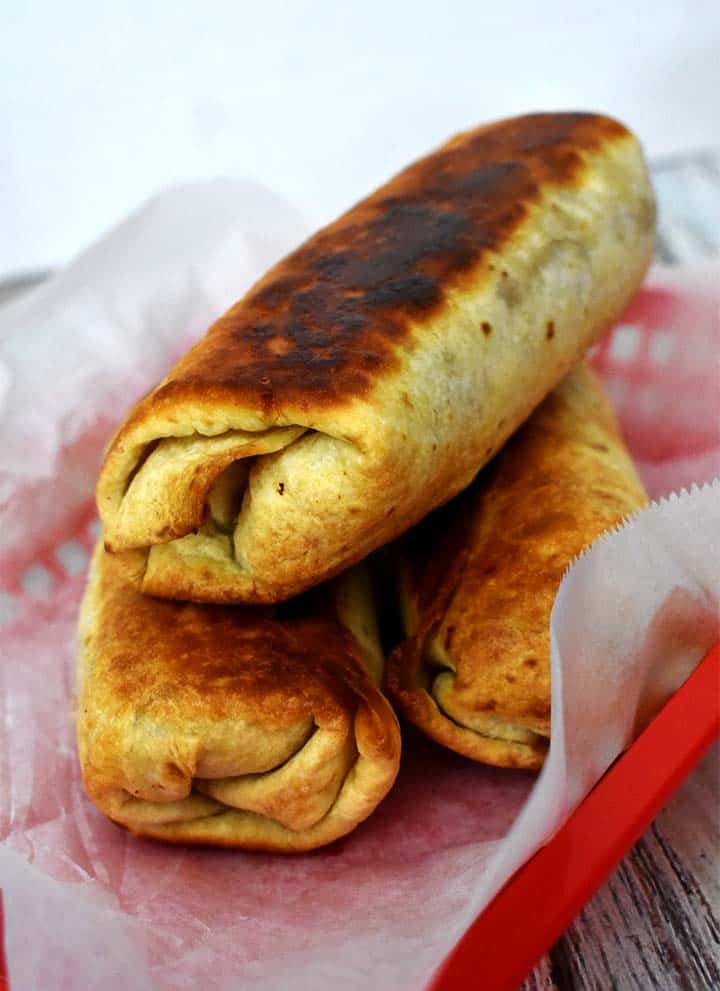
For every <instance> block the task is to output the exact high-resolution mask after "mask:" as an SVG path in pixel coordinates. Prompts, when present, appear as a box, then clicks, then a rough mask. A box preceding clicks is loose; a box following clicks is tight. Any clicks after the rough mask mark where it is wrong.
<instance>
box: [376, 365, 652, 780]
mask: <svg viewBox="0 0 720 991" xmlns="http://www.w3.org/2000/svg"><path fill="white" fill-rule="evenodd" d="M645 502H646V496H645V492H644V490H643V487H642V485H641V483H640V481H639V479H638V477H637V474H636V472H635V469H634V466H633V463H632V461H631V459H630V456H629V454H628V453H627V451H626V449H625V446H624V444H623V441H622V439H621V437H620V435H619V433H618V429H617V425H616V423H615V418H614V415H613V412H612V410H611V408H610V406H609V404H608V402H607V400H606V399H605V397H604V395H603V393H602V390H601V387H600V383H599V382H598V380H597V378H596V376H595V375H594V374H593V373H592V372H591V371H590V370H589V369H588V368H587V367H585V366H584V365H580V366H578V368H577V369H575V370H574V371H573V372H572V373H571V374H570V375H569V376H568V377H567V378H566V379H565V380H564V381H563V382H562V383H561V385H560V386H559V387H558V388H557V389H556V390H555V391H554V392H553V393H551V395H550V396H548V398H547V399H546V400H545V401H544V402H543V403H542V405H541V406H540V407H539V408H538V409H537V410H536V411H535V413H534V414H533V415H532V416H531V417H530V419H529V420H528V422H527V423H526V424H525V425H524V426H523V427H521V429H520V430H519V431H518V433H517V434H516V435H515V436H514V437H513V438H512V440H511V441H510V442H509V443H508V444H507V445H506V446H505V448H504V449H503V451H502V452H501V453H500V454H499V455H498V456H497V458H496V459H495V460H494V461H493V462H492V464H490V465H489V466H488V467H487V468H486V469H485V471H484V472H483V473H482V474H481V475H480V477H479V478H478V479H477V480H476V482H475V483H474V484H473V486H472V487H471V488H470V489H468V491H467V492H465V493H463V494H462V495H461V496H460V497H459V498H458V499H457V500H456V501H455V502H454V503H452V504H451V505H449V506H446V507H444V508H443V509H442V510H439V511H438V512H437V513H435V514H434V515H433V516H431V517H429V518H428V519H427V520H425V521H423V523H421V524H420V526H418V527H416V528H415V529H414V530H412V531H411V532H410V533H408V534H406V535H405V536H404V537H403V538H402V539H401V540H400V541H399V542H398V544H397V547H396V548H395V550H396V553H397V556H398V560H399V562H400V569H399V570H400V589H401V597H402V606H403V617H404V624H405V628H406V633H407V637H408V639H407V640H406V641H405V642H404V643H403V644H401V646H400V647H398V648H397V649H396V650H395V651H394V652H393V654H392V656H391V657H390V659H389V661H388V671H387V685H388V690H389V694H390V697H391V698H392V700H393V701H394V702H395V703H396V705H397V707H398V708H399V709H400V710H401V711H402V712H403V714H404V715H405V716H406V717H407V718H408V719H409V720H410V721H411V722H413V723H415V724H416V725H417V726H419V727H420V728H421V729H422V730H423V731H424V732H425V733H427V734H428V735H429V736H431V737H433V738H434V739H435V740H437V741H438V742H439V743H442V744H444V745H445V746H447V747H450V748H451V749H452V750H456V751H457V752H458V753H461V754H465V755H466V756H467V757H472V758H474V759H475V760H478V761H483V762H484V763H487V764H497V765H500V766H503V767H520V768H537V767H539V766H540V765H541V764H542V761H543V758H544V755H545V751H546V749H547V743H548V739H549V736H550V612H551V610H552V606H553V602H554V599H555V595H556V593H557V590H558V587H559V585H560V582H561V580H562V576H563V574H564V572H565V570H566V569H567V567H568V566H569V565H570V564H571V563H572V561H573V560H574V558H575V557H577V555H578V554H579V553H580V552H581V551H582V550H583V548H585V547H587V546H588V545H589V544H590V543H592V541H593V540H594V539H595V538H596V537H598V536H599V535H600V534H601V533H602V532H603V531H605V530H607V529H608V528H610V527H613V526H615V525H616V524H618V523H620V522H622V520H623V519H624V518H625V517H627V516H628V515H630V514H632V513H633V512H635V511H636V510H637V509H639V508H640V507H641V506H643V505H644V504H645Z"/></svg>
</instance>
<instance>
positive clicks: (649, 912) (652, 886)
mask: <svg viewBox="0 0 720 991" xmlns="http://www.w3.org/2000/svg"><path fill="white" fill-rule="evenodd" d="M653 179H654V183H655V189H656V192H657V196H658V203H659V237H658V255H659V259H660V260H661V261H663V262H667V263H678V262H692V261H698V260H700V259H701V258H703V257H707V256H709V255H714V254H718V253H720V152H716V153H713V152H706V153H702V154H698V155H693V156H685V157H683V158H677V159H669V160H667V161H665V162H658V163H656V164H655V166H654V167H653ZM719 833H720V746H718V745H716V746H715V747H714V748H713V749H712V750H711V752H710V753H709V754H708V756H707V757H706V758H705V759H704V760H703V762H702V763H701V764H700V766H699V767H698V768H697V770H696V771H695V772H694V773H693V774H692V775H691V776H690V777H689V778H688V779H687V781H686V782H685V783H684V785H683V786H682V787H681V788H680V790H679V791H678V792H677V794H676V795H675V797H674V798H673V799H672V800H671V801H670V803H669V804H668V805H667V806H666V808H665V809H664V810H663V811H662V812H661V813H660V815H659V816H658V817H657V819H656V820H655V822H654V823H653V824H652V826H651V827H650V828H649V829H648V830H647V832H646V833H645V835H644V836H643V837H642V839H640V840H639V842H638V843H637V844H636V845H635V846H634V847H633V849H632V851H631V852H630V853H629V854H628V856H627V857H626V858H625V860H623V862H622V863H621V864H620V865H619V867H618V868H617V870H616V871H615V872H614V874H613V875H612V876H611V877H610V878H609V880H608V881H607V882H606V884H604V885H603V887H602V888H601V889H600V890H599V891H598V892H597V893H596V895H595V897H594V898H593V899H592V901H590V902H589V903H588V904H587V905H586V906H585V908H584V910H583V912H582V913H581V915H580V916H579V917H578V918H577V919H576V920H575V922H574V923H573V924H572V926H571V927H570V928H569V929H568V930H567V932H566V933H565V935H564V936H563V937H562V939H560V940H559V942H558V943H557V944H556V945H555V946H554V947H553V949H552V950H551V951H550V953H549V954H548V955H547V956H546V957H544V958H543V959H542V960H541V961H540V963H539V964H538V965H537V967H536V968H535V970H534V971H533V973H532V974H531V975H530V976H529V977H528V978H527V980H526V981H525V982H524V984H523V986H522V991H655V989H657V991H720V869H719V863H720V860H719V857H718V852H719V851H718V847H719V844H718V837H719ZM478 991H479V989H478Z"/></svg>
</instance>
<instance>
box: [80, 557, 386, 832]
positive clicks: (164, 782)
mask: <svg viewBox="0 0 720 991" xmlns="http://www.w3.org/2000/svg"><path fill="white" fill-rule="evenodd" d="M348 581H350V582H352V578H351V579H348ZM358 594H359V596H360V598H362V596H363V595H364V587H362V586H361V587H360V588H359V591H358ZM340 595H341V593H340V592H339V591H338V592H337V593H334V592H333V591H332V590H331V589H328V588H327V587H324V588H320V589H317V590H315V591H314V592H313V593H311V594H310V595H309V596H306V597H304V599H302V600H300V601H296V602H294V603H292V604H291V605H290V606H288V607H284V609H283V612H284V614H285V615H278V610H277V609H275V610H273V609H267V608H266V609H244V608H230V609H229V608H224V607H222V606H197V605H193V604H178V603H170V602H164V601H161V600H158V599H153V598H150V597H147V596H143V595H141V594H139V593H138V592H137V591H135V589H133V588H132V587H131V585H130V584H129V583H128V582H127V580H126V579H125V578H124V572H123V569H122V568H121V567H120V566H119V564H118V562H117V561H116V560H115V559H114V557H113V556H112V555H108V554H106V553H105V552H103V551H100V550H98V552H97V553H96V556H95V560H94V566H93V572H92V575H91V579H90V583H89V587H88V592H87V595H86V599H85V602H84V606H83V614H82V618H81V625H80V635H81V662H80V678H79V681H80V686H79V687H80V703H79V714H78V740H79V747H80V756H81V764H82V770H83V778H84V781H85V784H86V787H87V790H88V793H89V794H90V796H91V798H92V799H93V801H94V802H95V803H96V804H97V805H98V806H99V807H100V808H101V809H102V810H103V811H104V812H105V813H106V814H107V815H109V816H110V818H113V819H114V820H115V821H117V822H119V823H120V824H122V825H124V826H126V827H127V828H129V829H131V830H132V831H133V832H137V833H140V834H142V835H152V836H159V837H161V838H163V837H164V838H167V839H175V840H185V839H187V840H189V841H193V842H209V843H215V842H217V843H220V844H225V845H235V846H242V847H247V848H253V849H279V850H299V849H311V848H312V847H314V846H318V845H321V844H323V843H327V842H330V840H332V839H334V838H335V837H336V836H340V835H342V834H343V833H345V832H348V831H349V830H350V829H352V828H353V827H354V826H355V825H357V823H358V822H360V821H361V820H362V819H364V818H365V817H366V816H367V815H369V814H370V812H371V811H372V809H373V808H374V807H375V805H377V803H378V802H379V801H380V800H381V799H382V797H383V796H384V794H385V793H386V792H387V790H388V789H389V788H390V786H391V785H392V782H393V780H394V777H395V774H396V773H397V767H398V762H399V748H400V741H399V732H398V728H397V721H396V720H395V717H394V715H393V713H392V710H391V709H390V706H389V705H388V703H387V701H386V700H385V698H384V697H383V696H382V694H381V693H380V691H379V690H378V688H377V686H376V684H375V682H374V681H373V677H372V675H371V673H370V672H371V670H372V668H373V666H374V665H375V660H376V659H375V658H374V657H371V656H369V655H368V653H367V651H366V650H364V648H363V643H364V642H365V643H370V642H371V641H372V639H373V637H374V631H373V630H372V628H371V627H372V620H371V619H370V620H368V619H367V617H366V616H364V615H363V610H364V609H365V604H363V603H362V602H360V600H359V599H358V597H357V595H355V598H353V599H351V600H349V601H350V607H348V608H345V609H344V610H343V609H342V608H341V607H342V604H343V601H345V600H342V599H340V598H338V596H340ZM338 609H340V612H338ZM348 624H350V628H348ZM355 624H356V629H355V632H352V626H353V625H355Z"/></svg>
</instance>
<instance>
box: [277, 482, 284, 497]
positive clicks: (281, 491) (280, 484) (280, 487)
mask: <svg viewBox="0 0 720 991" xmlns="http://www.w3.org/2000/svg"><path fill="white" fill-rule="evenodd" d="M277 490H278V495H283V494H284V492H285V482H278V487H277Z"/></svg>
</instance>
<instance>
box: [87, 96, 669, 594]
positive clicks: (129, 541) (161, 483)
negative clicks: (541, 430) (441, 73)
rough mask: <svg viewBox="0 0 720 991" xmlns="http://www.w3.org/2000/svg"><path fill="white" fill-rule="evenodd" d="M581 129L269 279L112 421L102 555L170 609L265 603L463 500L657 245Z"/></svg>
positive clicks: (518, 152)
mask: <svg viewBox="0 0 720 991" xmlns="http://www.w3.org/2000/svg"><path fill="white" fill-rule="evenodd" d="M653 218H654V207H653V197H652V192H651V189H650V185H649V181H648V175H647V171H646V167H645V163H644V160H643V156H642V152H641V150H640V146H639V144H638V142H637V140H636V139H635V137H634V136H633V135H632V134H630V133H629V132H628V131H627V130H626V129H625V128H624V127H623V126H622V125H620V124H618V123H616V122H615V121H613V120H610V119H608V118H606V117H601V116H596V115H593V114H537V115H531V116H526V117H519V118H516V119H512V120H506V121H501V122H500V123H496V124H491V125H489V126H486V127H481V128H479V129H477V130H474V131H469V132H467V133H465V134H461V135H459V136H458V137H456V138H454V139H453V140H451V141H449V142H448V143H447V144H446V145H444V146H443V147H442V148H440V149H439V150H438V151H436V152H435V153H434V154H431V155H429V156H428V157H427V158H424V159H422V160H420V161H418V162H416V163H415V164H414V165H411V166H410V167H409V168H407V169H406V170H405V171H404V172H401V173H400V174H399V175H397V176H396V177H395V178H394V179H392V180H391V181H390V182H388V183H387V184H386V185H385V186H383V187H381V188H380V189H378V190H377V192H375V193H373V194H372V195H371V196H369V197H368V198H367V199H365V200H363V201H362V202H360V203H359V204H358V205H357V206H355V207H354V208H353V209H352V210H350V211H349V212H348V213H346V214H345V215H344V216H342V217H340V219H339V220H337V221H336V222H335V223H333V224H331V225H330V226H329V227H326V228H325V229H323V230H321V231H320V232H319V233H318V234H316V235H315V236H314V237H312V238H311V239H310V240H309V241H307V242H306V243H305V244H304V245H302V246H301V247H300V248H299V249H298V250H297V251H295V252H294V253H293V254H291V255H289V256H288V257H287V258H286V259H285V260H284V261H282V262H280V264H279V265H277V266H276V267H275V268H274V269H272V270H271V271H270V272H269V273H268V274H267V275H266V276H265V277H264V278H263V279H261V281H260V282H259V283H257V285H256V286H255V287H254V288H253V289H252V290H251V291H250V292H249V293H248V294H247V295H246V296H245V298H244V299H242V300H241V301H240V302H239V303H238V304H237V305H236V306H234V307H233V308H232V309H231V310H230V311H229V312H228V313H227V314H226V315H225V316H223V317H222V318H221V319H220V320H218V321H217V323H216V324H215V325H214V326H213V327H212V328H211V329H210V330H209V332H208V333H207V335H206V336H205V337H204V338H203V340H201V341H200V342H199V343H198V344H197V345H196V346H195V347H194V348H193V349H192V350H191V351H190V352H189V353H188V354H187V355H186V356H185V357H184V358H183V359H182V360H181V361H180V362H179V363H178V364H177V365H176V367H175V368H174V369H173V371H172V372H171V373H170V375H169V376H168V377H167V378H166V379H165V381H164V382H162V383H161V384H160V385H159V386H158V387H157V388H156V389H155V390H154V391H153V392H151V393H150V395H149V396H147V397H146V398H145V399H144V400H142V402H140V403H139V404H138V406H137V407H136V408H135V410H134V411H133V412H132V413H131V415H130V416H129V417H128V419H127V420H126V422H125V423H124V425H123V426H122V427H121V428H120V430H119V431H118V433H117V435H116V437H115V439H114V440H113V442H112V444H111V446H110V449H109V451H108V453H107V457H106V460H105V464H104V466H103V469H102V473H101V477H100V482H99V485H98V505H99V509H100V514H101V517H102V519H103V523H104V526H105V540H106V547H107V549H108V550H109V551H111V552H114V553H117V552H124V553H123V559H124V561H125V564H126V567H127V573H128V575H129V576H130V578H131V580H132V581H133V582H134V583H135V584H136V585H137V587H138V588H140V589H141V590H142V591H144V592H147V593H150V594H153V595H159V596H162V597H167V598H176V599H191V600H194V601H210V602H275V601H281V600H283V599H287V598H289V597H291V596H293V595H296V594H297V593H299V592H301V591H303V590H304V589H306V588H308V587H310V586H312V585H314V584H316V583H318V582H320V581H324V580H326V579H327V578H329V577H332V576H333V575H336V574H338V573H339V572H341V571H342V570H343V569H345V568H347V567H348V566H350V565H351V564H353V563H354V562H356V561H359V560H360V559H361V558H363V557H365V556H366V555H367V554H368V553H369V552H370V551H372V550H373V549H374V548H376V547H379V546H380V545H382V544H385V543H387V542H388V541H390V540H392V539H393V538H395V537H397V536H398V535H399V534H401V533H402V532H403V531H405V530H406V529H408V527H410V526H411V525H413V524H414V523H416V522H418V520H420V519H421V517H423V516H425V515H426V514H427V513H428V512H429V511H430V510H432V509H433V508H435V507H437V506H439V505H440V504H442V503H444V502H447V501H448V500H449V499H451V498H452V497H453V496H455V495H456V494H457V493H458V492H459V491H460V490H461V489H463V488H465V487H466V486H467V485H468V484H469V483H470V481H471V480H472V478H473V477H474V475H475V474H476V473H477V471H478V470H479V468H480V467H481V466H482V465H483V464H485V463H486V462H487V461H488V460H489V459H490V458H491V457H492V455H493V454H495V452H496V451H497V450H498V449H499V448H500V447H501V446H502V444H503V443H504V442H505V440H506V439H507V438H508V437H509V436H510V434H512V432H513V431H514V430H515V429H516V428H517V427H518V426H519V424H520V423H521V422H522V421H523V420H524V419H525V418H526V417H527V416H528V414H529V413H530V412H531V411H532V409H533V408H534V407H535V406H536V405H537V404H538V403H539V402H540V401H541V400H542V399H543V397H544V396H545V395H546V394H547V393H548V392H549V391H550V390H551V389H552V388H553V387H554V386H555V385H556V384H557V383H558V382H559V381H560V379H561V378H562V377H563V375H565V374H566V372H567V371H568V370H569V369H570V368H571V367H572V366H573V365H574V364H575V363H576V362H577V361H578V360H579V359H580V357H581V356H582V355H583V353H584V352H585V350H586V349H587V347H588V346H589V345H590V344H591V343H592V342H593V341H594V340H595V339H596V338H597V337H598V336H599V335H600V334H601V333H602V332H603V331H604V330H605V329H606V328H607V327H608V325H609V324H610V322H611V321H612V320H613V319H614V318H615V317H616V316H617V315H618V314H619V313H620V311H621V310H622V308H623V307H624V305H625V303H626V302H627V301H628V299H629V298H630V296H631V295H632V294H633V293H634V291H635V290H636V288H637V287H638V285H639V283H640V281H641V279H642V276H643V273H644V271H645V268H646V266H647V263H648V260H649V258H650V256H651V252H652V245H653Z"/></svg>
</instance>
